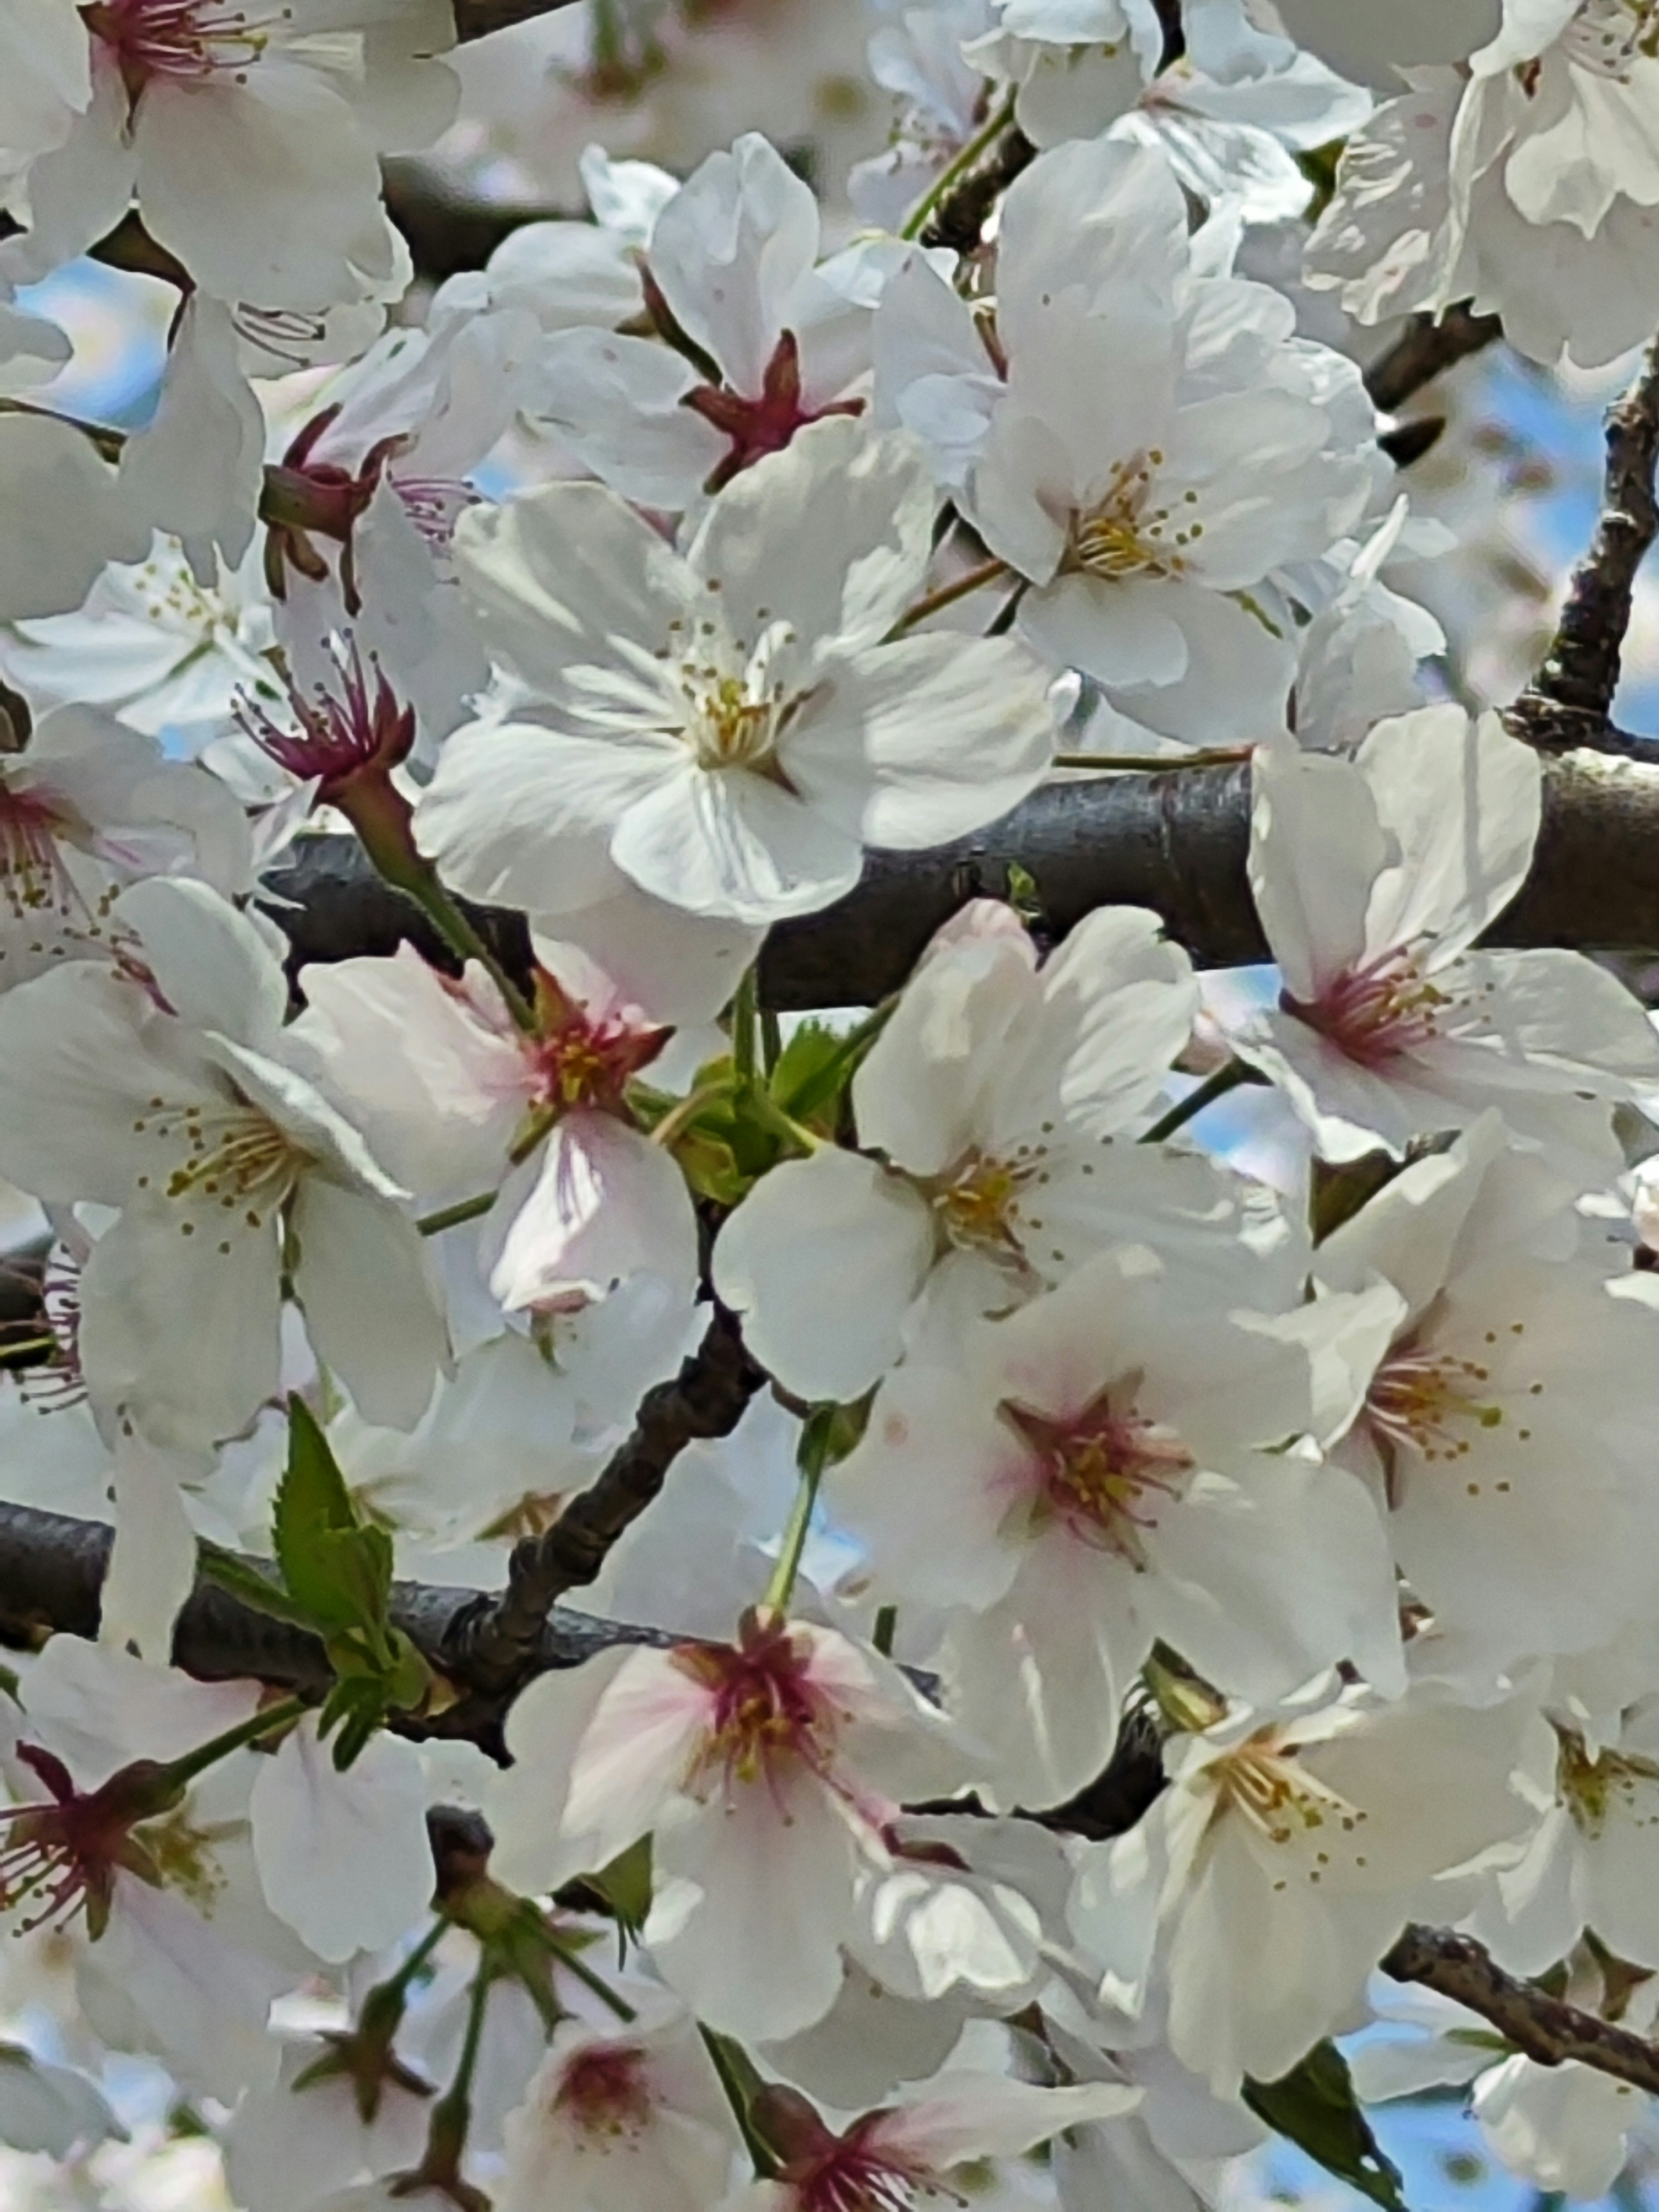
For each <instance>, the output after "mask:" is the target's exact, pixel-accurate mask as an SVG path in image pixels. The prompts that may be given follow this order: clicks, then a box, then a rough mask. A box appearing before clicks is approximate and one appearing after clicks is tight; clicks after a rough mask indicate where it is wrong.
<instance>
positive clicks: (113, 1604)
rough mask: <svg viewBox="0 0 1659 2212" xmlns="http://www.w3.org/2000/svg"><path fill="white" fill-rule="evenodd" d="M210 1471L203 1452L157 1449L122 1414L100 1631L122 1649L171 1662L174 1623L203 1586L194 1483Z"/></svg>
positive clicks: (113, 1468) (111, 1484)
mask: <svg viewBox="0 0 1659 2212" xmlns="http://www.w3.org/2000/svg"><path fill="white" fill-rule="evenodd" d="M210 1473H211V1466H210V1463H208V1462H205V1461H204V1455H199V1454H196V1453H190V1452H167V1451H158V1450H157V1449H156V1448H155V1446H154V1445H153V1444H151V1443H149V1441H148V1440H147V1439H146V1438H145V1437H142V1436H140V1435H138V1434H137V1433H136V1432H135V1431H133V1430H132V1428H131V1425H130V1424H129V1423H128V1422H126V1421H125V1420H123V1421H121V1422H120V1423H119V1425H118V1434H117V1436H116V1438H115V1448H114V1453H113V1455H112V1462H111V1466H110V1482H109V1504H110V1517H111V1519H112V1522H114V1528H115V1541H114V1542H113V1543H112V1545H111V1547H110V1555H109V1565H108V1567H107V1568H106V1571H105V1575H104V1582H103V1587H102V1589H100V1592H99V1604H98V1633H99V1635H100V1638H102V1640H103V1641H104V1642H105V1643H106V1644H112V1645H113V1647H114V1648H115V1649H116V1650H118V1651H134V1652H137V1655H138V1656H139V1657H140V1658H143V1659H149V1660H152V1661H154V1662H155V1664H156V1665H157V1666H161V1667H164V1666H166V1664H167V1661H168V1659H169V1657H170V1656H172V1651H173V1624H174V1622H175V1621H176V1620H178V1618H179V1608H180V1607H182V1606H183V1604H184V1602H185V1599H186V1598H187V1597H188V1596H189V1595H190V1594H191V1590H193V1589H195V1587H196V1567H197V1544H196V1529H195V1526H194V1523H193V1522H191V1516H190V1513H189V1510H188V1508H187V1507H186V1505H185V1489H186V1487H187V1486H190V1485H191V1484H193V1483H199V1482H200V1481H201V1480H202V1479H203V1477H204V1475H205V1474H210Z"/></svg>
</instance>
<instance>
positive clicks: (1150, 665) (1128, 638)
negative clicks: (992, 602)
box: [1015, 574, 1189, 690]
mask: <svg viewBox="0 0 1659 2212" xmlns="http://www.w3.org/2000/svg"><path fill="white" fill-rule="evenodd" d="M1181 592H1182V586H1180V585H1177V584H1170V583H1164V582H1158V581H1152V582H1148V581H1146V580H1143V579H1140V578H1138V577H1126V578H1123V579H1121V580H1118V581H1116V582H1106V581H1103V580H1102V579H1101V578H1099V577H1097V576H1083V575H1073V574H1067V575H1063V576H1059V577H1057V578H1056V579H1055V580H1054V582H1053V583H1052V584H1047V585H1044V586H1042V588H1041V589H1040V590H1038V591H1035V592H1027V593H1026V595H1025V597H1024V599H1022V600H1021V601H1020V603H1019V619H1018V623H1016V625H1015V627H1016V629H1017V631H1018V635H1020V636H1021V637H1022V638H1024V641H1025V642H1026V644H1027V645H1029V646H1030V647H1031V649H1032V651H1033V652H1034V653H1040V654H1041V655H1042V658H1043V659H1044V660H1046V661H1047V662H1048V665H1050V666H1051V667H1052V668H1054V669H1061V668H1079V669H1081V670H1082V671H1083V673H1084V674H1085V676H1092V677H1093V678H1094V679H1095V681H1096V682H1097V684H1104V685H1105V686H1106V688H1107V689H1108V690H1113V689H1115V688H1116V687H1119V686H1121V685H1126V684H1176V683H1178V682H1179V681H1180V679H1181V678H1182V676H1184V675H1185V674H1186V672H1187V667H1188V659H1189V655H1188V648H1187V637H1186V633H1185V631H1184V630H1183V629H1182V627H1181V622H1180V618H1179V595H1180V593H1181Z"/></svg>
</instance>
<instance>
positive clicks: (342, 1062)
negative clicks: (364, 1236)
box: [295, 945, 697, 1310]
mask: <svg viewBox="0 0 1659 2212" xmlns="http://www.w3.org/2000/svg"><path fill="white" fill-rule="evenodd" d="M544 952H545V954H546V957H547V960H548V963H549V964H548V965H547V966H544V967H540V968H538V971H537V982H536V994H535V1006H534V1012H535V1018H536V1021H537V1029H536V1030H535V1032H534V1033H533V1034H532V1033H531V1032H529V1031H527V1030H523V1029H520V1027H519V1026H518V1024H516V1023H515V1022H514V1021H513V1017H512V1015H511V1014H510V1012H508V1010H507V1005H506V1003H505V1001H504V1000H503V999H502V997H501V993H500V991H499V990H498V989H497V987H496V986H495V984H494V983H493V982H492V981H490V980H489V976H487V975H485V974H484V973H483V969H480V968H478V967H477V966H472V967H469V968H468V969H467V970H466V973H465V975H464V976H463V977H462V978H461V980H460V981H459V982H457V981H452V980H451V979H450V978H448V977H447V976H444V975H440V974H439V973H438V971H437V970H436V969H434V968H430V967H428V964H427V963H426V962H425V961H424V960H422V957H421V956H420V955H419V953H417V952H416V951H415V950H414V948H413V947H412V946H411V945H402V946H400V947H399V949H398V951H397V952H396V953H395V954H394V955H393V956H392V958H391V959H389V960H381V959H362V960H343V961H339V962H337V963H333V964H331V965H328V966H314V967H309V968H307V969H306V970H305V973H304V975H303V976H302V977H301V984H302V987H303V988H304V990H305V993H306V995H307V999H308V1000H309V1006H308V1010H307V1012H306V1013H304V1014H302V1015H301V1018H300V1019H299V1021H298V1022H297V1023H296V1024H295V1035H296V1036H301V1037H303V1038H304V1040H305V1041H306V1042H307V1044H308V1045H309V1046H311V1047H312V1048H313V1049H314V1050H315V1052H316V1054H317V1055H318V1059H319V1065H320V1066H321V1069H322V1071H323V1080H324V1083H325V1087H326V1088H327V1089H328V1090H329V1091H330V1092H331V1095H333V1096H335V1097H337V1098H339V1100H340V1101H341V1103H343V1106H344V1107H345V1109H346V1110H347V1111H348V1113H349V1115H350V1116H351V1118H352V1120H353V1121H355V1122H356V1124H357V1125H358V1126H359V1127H361V1128H362V1132H363V1134H364V1137H365V1138H366V1139H367V1140H368V1144H369V1146H371V1148H372V1149H373V1150H374V1152H375V1154H376V1157H377V1158H381V1159H383V1160H384V1161H385V1162H386V1165H387V1166H388V1168H389V1169H390V1170H391V1171H392V1174H393V1175H395V1176H398V1177H399V1178H400V1179H401V1180H402V1181H403V1182H404V1184H405V1185H406V1186H407V1187H408V1188H410V1189H411V1190H413V1191H415V1192H416V1194H418V1195H419V1196H420V1198H421V1199H422V1200H423V1201H425V1202H427V1203H428V1204H430V1205H432V1206H439V1205H442V1204H445V1203H449V1202H453V1201H455V1200H465V1199H469V1198H471V1197H474V1196H476V1195H477V1194H478V1193H479V1192H481V1191H488V1190H489V1189H491V1188H494V1187H495V1186H496V1185H499V1186H500V1189H499V1193H498V1195H497V1197H496V1199H495V1205H494V1206H493V1207H492V1208H491V1209H490V1211H489V1214H488V1215H487V1216H486V1217H485V1220H484V1224H483V1231H482V1243H481V1247H480V1253H479V1257H480V1261H481V1263H482V1265H483V1270H484V1272H485V1273H486V1275H487V1276H488V1279H489V1286H490V1290H491V1291H492V1293H493V1295H494V1296H495V1297H496V1298H498V1299H499V1300H500V1301H501V1304H503V1305H504V1306H506V1307H507V1308H508V1310H514V1309H517V1308H521V1307H526V1306H532V1305H535V1304H538V1303H547V1302H551V1301H560V1302H564V1303H580V1302H582V1301H585V1300H589V1299H593V1298H600V1297H605V1296H606V1295H607V1294H608V1293H609V1292H610V1291H612V1290H614V1289H615V1288H616V1287H617V1285H618V1284H619V1283H621V1282H623V1281H624V1280H625V1279H628V1278H629V1277H630V1276H633V1275H637V1274H641V1273H643V1274H652V1275H656V1276H658V1277H659V1278H661V1279H663V1280H664V1281H665V1283H667V1284H669V1285H671V1286H672V1288H673V1290H674V1291H676V1292H678V1294H679V1295H680V1296H681V1297H684V1298H685V1299H686V1300H688V1301H689V1299H690V1296H691V1294H692V1292H693V1291H695V1289H696V1279H697V1227H696V1216H695V1214H694V1213H693V1212H692V1208H691V1198H690V1192H689V1191H688V1190H687V1188H686V1186H685V1179H684V1176H682V1174H681V1173H680V1170H679V1168H678V1165H677V1164H676V1163H675V1161H674V1158H673V1157H672V1155H671V1153H669V1152H665V1151H664V1150H663V1149H662V1147H661V1146H658V1145H653V1143H652V1142H651V1141H650V1139H648V1138H647V1136H645V1135H644V1134H643V1133H642V1132H641V1130H640V1129H639V1128H638V1127H636V1126H635V1123H634V1121H633V1119H632V1117H631V1116H630V1115H629V1112H628V1110H627V1107H626V1105H625V1103H624V1100H623V1091H624V1090H625V1087H626V1085H627V1084H628V1083H629V1080H630V1079H631V1078H632V1077H634V1076H635V1075H636V1074H637V1073H639V1072H640V1070H641V1068H643V1067H645V1066H647V1065H648V1064H649V1063H650V1062H651V1061H652V1060H653V1059H655V1057H656V1055H657V1054H658V1053H659V1052H660V1050H661V1049H662V1047H663V1045H664V1043H665V1042H666V1037H667V1032H666V1031H665V1030H663V1029H661V1028H659V1026H657V1025H656V1024H653V1023H650V1022H648V1021H647V1019H646V1018H645V1017H644V1016H643V1015H642V1014H641V1012H640V1010H639V1008H638V1007H637V1006H632V1005H630V1004H629V1002H628V1000H626V999H625V998H624V997H623V995H622V994H620V993H619V992H618V991H617V989H616V987H614V985H613V984H612V983H611V981H610V979H609V977H607V976H605V975H602V974H600V973H599V970H598V969H595V968H594V967H593V966H592V963H590V962H589V961H587V960H586V959H585V958H584V957H582V956H581V955H580V953H578V952H576V951H574V950H573V949H572V948H570V947H568V946H564V947H558V948H554V947H544Z"/></svg>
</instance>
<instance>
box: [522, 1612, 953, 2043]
mask: <svg viewBox="0 0 1659 2212" xmlns="http://www.w3.org/2000/svg"><path fill="white" fill-rule="evenodd" d="M507 1743H508V1747H509V1748H510V1749H511V1751H512V1753H513V1761H514V1764H513V1765H512V1766H511V1767H510V1768H509V1769H508V1771H507V1772H506V1773H505V1774H504V1775H503V1776H502V1777H501V1781H500V1782H499V1784H497V1786H496V1788H495V1791H494V1793H493V1796H492V1797H491V1800H490V1802H489V1806H488V1807H487V1808H486V1810H487V1811H488V1813H489V1820H490V1825H491V1826H492V1827H493V1828H494V1829H495V1835H496V1839H497V1844H496V1851H495V1861H494V1863H495V1867H496V1869H497V1870H498V1871H499V1873H500V1875H501V1878H502V1880H504V1881H509V1882H511V1883H512V1884H513V1886H514V1887H518V1888H520V1889H526V1890H532V1891H539V1890H543V1889H546V1888H549V1887H554V1886H556V1884H558V1883H559V1882H561V1881H565V1880H567V1879H568V1878H569V1877H570V1876H571V1875H575V1874H579V1873H582V1872H593V1871H597V1870H598V1869H600V1868H602V1867H605V1866H607V1865H608V1864H609V1863H610V1862H611V1860H612V1859H613V1858H615V1857H617V1854H618V1853H619V1852H621V1851H623V1850H627V1848H628V1846H629V1844H632V1843H635V1842H637V1840H638V1839H639V1838H640V1837H641V1836H644V1835H647V1834H648V1835H650V1836H651V1837H652V1839H653V1850H652V1861H653V1869H654V1883H653V1897H652V1904H651V1911H650V1915H649V1917H648V1918H647V1923H646V1926H645V1931H644V1941H645V1942H646V1944H647V1947H648V1948H649V1950H650V1952H651V1954H652V1957H653V1960H655V1962H656V1965H657V1966H658V1969H659V1972H661V1974H662V1976H663V1978H664V1979H665V1981H666V1982H667V1983H668V1984H669V1985H670V1987H671V1989H673V1990H675V1991H676V1992H677V1994H678V1995H679V1996H681V1997H683V1998H684V2001H685V2002H686V2003H687V2004H688V2005H689V2006H690V2008H691V2009H692V2010H693V2011H694V2012H695V2013H696V2015H698V2017H699V2018H700V2019H702V2020H704V2021H707V2022H708V2025H709V2026H710V2027H717V2028H720V2029H723V2030H725V2031H726V2032H728V2033H732V2034H733V2035H738V2036H742V2037H744V2038H746V2039H756V2040H758V2041H766V2040H770V2039H777V2038H780V2037H783V2036H788V2035H793V2034H795V2033H798V2031H799V2030H800V2029H802V2028H804V2027H810V2026H811V2023H812V2022H813V2021H815V2020H818V2019H821V2018H822V2017H823V2015H824V2014H825V2013H826V2012H828V2010H829V2007H830V2006H831V2005H832V2004H833V2003H834V2002H835V2000H836V1995H837V1993H838V1991H839V1990H840V1988H841V1984H842V1960H841V1945H842V1942H843V1941H844V1940H846V1939H847V1938H848V1936H849V1935H851V1934H852V1933H853V1931H854V1929H856V1927H857V1925H858V1923H859V1918H860V1915H859V1911H858V1905H857V1897H856V1881H857V1877H858V1875H859V1873H860V1869H863V1868H865V1867H866V1866H870V1865H873V1866H875V1867H876V1868H878V1869H885V1868H886V1867H887V1866H888V1865H890V1863H891V1860H892V1857H893V1850H892V1846H891V1844H890V1828H891V1824H892V1822H893V1820H894V1819H895V1817H896V1814H897V1813H898V1810H899V1807H900V1804H901V1803H902V1801H903V1800H904V1799H905V1798H906V1797H928V1796H940V1795H944V1794H946V1793H952V1792H954V1791H956V1790H961V1789H963V1788H965V1787H966V1786H967V1784H968V1782H969V1778H970V1762H969V1759H968V1757H967V1755H966V1753H965V1751H964V1749H963V1747H962V1746H960V1745H959V1744H958V1742H957V1739H956V1737H955V1735H954V1733H953V1731H952V1730H951V1729H950V1728H949V1726H948V1724H947V1723H945V1721H944V1720H943V1719H942V1718H941V1717H940V1716H939V1714H937V1713H936V1712H934V1711H933V1710H932V1708H931V1707H929V1706H927V1705H925V1704H924V1703H923V1702H922V1700H921V1698H920V1697H919V1696H918V1694H917V1693H916V1692H915V1691H914V1690H913V1689H912V1688H911V1687H910V1686H909V1684H908V1682H907V1681H906V1680H905V1679H904V1677H903V1676H902V1674H900V1673H899V1672H898V1670H897V1668H895V1667H894V1666H893V1665H892V1664H891V1663H890V1662H889V1661H887V1660H885V1659H883V1658H882V1657H881V1656H879V1655H878V1653H877V1652H875V1651H873V1650H870V1649H868V1648H867V1647H866V1646H864V1645H860V1644H853V1643H850V1642H849V1641H848V1639H847V1638H845V1637H843V1636H839V1635H837V1634H836V1633H835V1632H833V1631H831V1630H829V1629H826V1628H817V1627H813V1626H808V1625H807V1624H806V1623H805V1622H800V1621H784V1620H779V1619H777V1618H776V1617H775V1616H762V1615H757V1614H750V1615H747V1616H746V1617H745V1619H744V1623H743V1626H742V1627H741V1628H740V1630H739V1632H738V1641H737V1642H736V1643H735V1644H681V1645H678V1647H676V1648H675V1649H673V1650H668V1651H659V1650H631V1651H630V1650H612V1651H610V1652H607V1653H606V1654H605V1656H602V1657H600V1658H598V1659H594V1660H591V1661H589V1662H587V1664H586V1665H585V1666H582V1667H579V1668H572V1669H570V1670H569V1671H568V1672H565V1673H561V1674H544V1675H543V1676H541V1677H540V1679H539V1680H537V1681H534V1682H532V1684H531V1685H530V1686H529V1688H528V1689H527V1690H526V1692H524V1694H523V1696H522V1697H520V1699H519V1700H518V1702H517V1704H516V1705H514V1706H513V1710H512V1712H511V1714H510V1715H509V1716H508V1719H507ZM757 1958H764V1959H765V1960H766V1962H767V1966H766V1971H765V1972H764V1973H758V1974H757V1973H756V1972H754V1971H753V1966H754V1961H755V1960H757Z"/></svg>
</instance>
